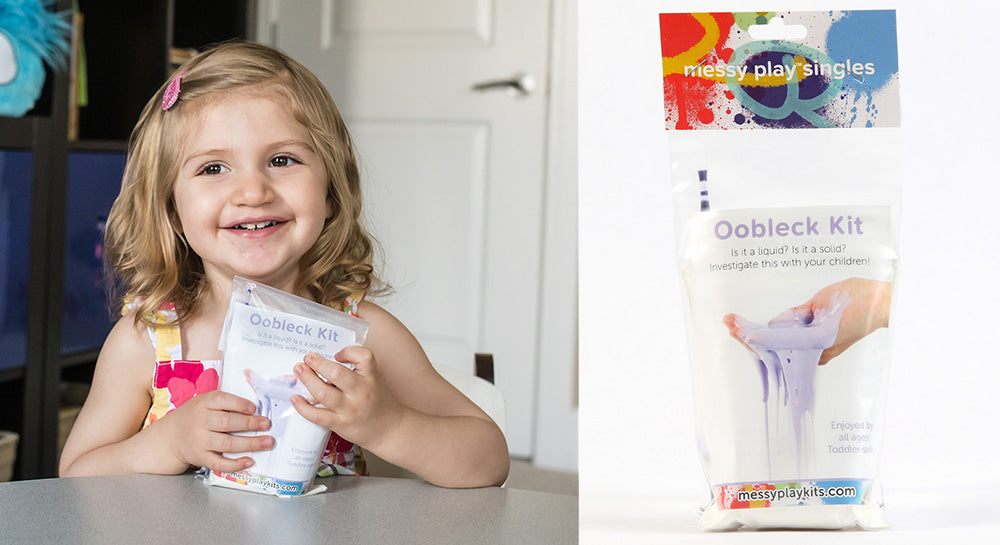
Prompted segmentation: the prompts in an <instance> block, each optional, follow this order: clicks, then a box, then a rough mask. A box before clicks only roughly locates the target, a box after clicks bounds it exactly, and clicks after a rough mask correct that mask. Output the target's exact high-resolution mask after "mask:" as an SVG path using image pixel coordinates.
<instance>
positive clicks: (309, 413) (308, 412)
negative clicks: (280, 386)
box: [292, 394, 335, 429]
mask: <svg viewBox="0 0 1000 545" xmlns="http://www.w3.org/2000/svg"><path fill="white" fill-rule="evenodd" d="M314 395H315V394H314ZM292 406H293V407H295V410H296V411H298V412H299V414H300V415H302V418H305V419H306V420H308V421H310V422H312V423H313V424H316V425H317V426H320V427H323V428H326V429H332V428H333V427H334V425H335V423H334V422H332V418H333V416H334V414H335V413H333V412H332V411H330V410H327V409H322V408H319V407H316V406H314V405H312V404H311V403H309V402H308V401H306V400H305V399H304V398H303V397H302V396H300V395H293V396H292Z"/></svg>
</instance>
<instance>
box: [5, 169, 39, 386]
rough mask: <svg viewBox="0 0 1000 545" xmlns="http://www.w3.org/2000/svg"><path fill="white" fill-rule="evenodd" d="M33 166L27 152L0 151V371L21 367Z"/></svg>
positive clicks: (25, 336) (22, 361) (26, 308)
mask: <svg viewBox="0 0 1000 545" xmlns="http://www.w3.org/2000/svg"><path fill="white" fill-rule="evenodd" d="M33 166H34V156H33V154H32V152H30V151H12V150H0V369H10V368H14V367H23V366H24V357H25V350H26V346H27V323H28V246H29V243H30V239H31V234H30V233H31V185H32V183H31V181H32V176H33V172H34V168H33Z"/></svg>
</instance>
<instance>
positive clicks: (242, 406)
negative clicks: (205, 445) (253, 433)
mask: <svg viewBox="0 0 1000 545" xmlns="http://www.w3.org/2000/svg"><path fill="white" fill-rule="evenodd" d="M198 398H205V403H206V404H207V405H206V407H207V408H209V409H212V410H216V411H228V412H234V413H242V414H254V413H256V412H257V405H255V404H254V403H253V402H252V401H250V400H248V399H245V398H242V397H240V396H238V395H236V394H231V393H229V392H223V391H221V390H214V391H211V392H205V393H204V394H199V395H197V396H195V397H194V399H198ZM246 429H251V428H246ZM254 429H255V428H254Z"/></svg>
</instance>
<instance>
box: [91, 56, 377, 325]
mask: <svg viewBox="0 0 1000 545" xmlns="http://www.w3.org/2000/svg"><path fill="white" fill-rule="evenodd" d="M180 75H183V76H182V79H181V84H180V94H179V96H178V99H177V102H176V103H175V104H174V105H173V106H172V107H170V108H169V109H168V110H163V108H162V107H161V99H162V97H163V93H164V91H165V90H166V89H167V85H168V83H169V82H171V81H173V80H174V78H176V77H178V76H180ZM240 90H248V91H252V92H254V93H263V94H266V95H269V96H275V97H277V98H278V99H279V100H280V103H282V104H285V105H286V106H287V107H288V108H289V110H290V111H291V113H292V114H293V116H294V118H295V119H296V120H297V121H298V122H299V123H301V124H302V126H304V127H305V128H306V129H307V130H308V131H309V134H310V135H311V136H312V140H313V144H314V146H315V148H316V152H317V154H318V156H319V157H321V158H322V161H323V165H324V167H325V169H326V173H327V177H328V178H329V186H328V187H329V190H328V194H329V196H330V198H331V202H333V203H334V214H333V216H332V218H330V219H329V220H327V222H326V224H325V225H324V227H323V231H322V233H321V234H320V236H319V239H318V240H317V241H316V243H315V244H314V245H313V246H312V248H310V249H309V250H308V251H307V252H306V253H305V255H303V256H302V258H301V259H300V261H299V271H300V274H299V281H298V284H297V285H296V286H295V290H296V292H297V293H298V294H308V296H309V297H311V298H312V299H313V300H315V301H317V302H319V303H322V304H325V305H329V306H337V305H339V304H340V303H341V302H342V301H343V300H344V298H345V297H346V296H348V295H350V294H352V293H357V292H360V291H369V290H372V289H373V288H376V287H381V283H380V282H379V280H378V279H377V278H376V276H375V274H374V271H373V268H372V248H373V242H372V239H371V237H370V236H369V235H368V233H367V232H366V230H365V229H364V227H363V226H362V225H361V222H360V216H361V208H362V199H361V179H360V173H359V170H358V165H357V161H356V160H355V157H354V150H353V144H352V142H351V137H350V134H348V131H347V126H346V125H345V124H344V120H343V119H342V118H341V116H340V112H339V111H338V110H337V106H336V105H335V104H334V102H333V99H332V98H331V97H330V94H329V93H328V92H327V90H326V88H324V87H323V84H322V83H320V81H319V79H317V78H316V76H315V75H314V74H313V73H312V72H310V71H309V70H308V69H307V68H305V67H304V66H302V65H301V64H300V63H298V62H296V61H295V60H293V59H291V58H289V57H288V56H287V55H285V54H284V53H282V52H280V51H278V50H276V49H274V48H271V47H268V46H265V45H260V44H254V43H242V42H241V43H227V44H223V45H219V46H216V47H214V48H212V49H209V50H207V51H205V52H203V53H200V54H198V55H196V56H195V57H193V58H191V59H190V60H188V61H187V62H185V63H184V64H183V65H182V66H180V67H179V68H178V69H177V70H176V71H175V72H174V74H173V75H172V76H171V77H170V78H169V79H168V80H167V82H165V83H164V84H163V86H161V87H160V89H159V90H158V91H157V92H156V94H154V95H153V97H152V98H151V99H150V100H149V102H148V103H147V104H146V106H145V108H144V109H143V111H142V114H141V115H140V116H139V122H138V123H137V124H136V126H135V129H134V130H133V131H132V136H131V138H130V139H129V145H128V160H127V163H126V166H125V175H124V177H123V179H122V188H121V192H120V193H119V195H118V198H117V199H116V200H115V203H114V205H113V206H112V207H111V213H110V215H109V217H108V223H107V231H106V234H105V243H104V244H105V257H106V263H107V266H108V268H109V269H110V271H111V273H112V274H113V276H114V277H115V279H116V281H117V284H116V285H117V288H118V290H119V291H120V292H121V293H119V294H118V296H119V297H120V298H121V299H120V301H136V303H137V307H136V309H135V320H136V322H138V321H139V320H143V319H147V320H148V318H147V317H148V316H149V315H150V314H151V313H152V311H154V310H156V309H157V308H158V307H159V306H161V305H163V304H164V303H168V302H172V303H174V304H175V306H176V308H177V312H178V318H179V320H180V321H183V320H184V319H185V318H186V317H188V316H190V315H192V313H193V312H195V310H196V309H197V307H198V301H199V300H200V299H201V297H202V296H203V295H204V293H205V290H206V289H207V285H206V281H205V277H204V268H203V265H202V261H201V257H199V256H198V255H197V254H196V253H195V252H194V251H192V250H191V248H190V247H189V246H188V244H187V241H186V240H185V238H184V236H183V234H182V233H181V231H180V227H179V226H180V222H179V220H178V217H177V211H176V209H175V204H174V199H173V185H174V181H175V180H176V178H177V175H178V171H179V168H180V166H179V163H180V155H181V152H182V148H183V144H184V142H183V138H184V131H185V130H186V129H187V127H189V126H190V121H191V119H192V117H194V116H196V115H198V112H199V111H200V105H203V104H204V103H205V102H207V101H209V100H211V99H212V97H218V96H220V95H219V93H223V92H230V93H231V92H234V91H240ZM119 308H120V307H119Z"/></svg>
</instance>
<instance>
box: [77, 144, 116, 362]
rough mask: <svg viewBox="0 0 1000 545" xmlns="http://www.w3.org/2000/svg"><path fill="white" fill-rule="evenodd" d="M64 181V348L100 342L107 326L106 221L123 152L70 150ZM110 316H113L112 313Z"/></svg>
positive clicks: (81, 348) (82, 347) (91, 347)
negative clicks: (66, 174) (104, 259)
mask: <svg viewBox="0 0 1000 545" xmlns="http://www.w3.org/2000/svg"><path fill="white" fill-rule="evenodd" d="M68 171H69V177H68V179H67V187H66V252H65V258H64V261H65V263H64V278H63V318H62V352H63V354H64V355H65V354H71V353H74V352H80V351H84V350H94V349H97V348H100V346H101V345H102V344H103V343H104V339H105V337H107V335H108V332H109V331H111V326H112V323H113V320H112V317H109V315H108V314H109V312H108V298H107V295H106V291H105V281H104V280H105V273H104V262H103V257H104V256H103V253H104V242H103V241H104V225H105V222H106V221H107V218H108V212H110V210H111V204H112V203H114V201H115V197H117V196H118V191H119V189H120V188H121V181H122V173H123V172H124V171H125V154H124V153H117V152H74V153H71V154H70V156H69V164H68ZM114 318H117V316H115V317H114Z"/></svg>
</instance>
